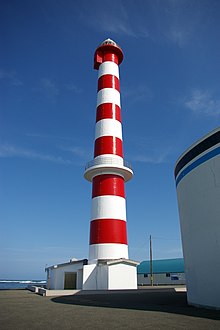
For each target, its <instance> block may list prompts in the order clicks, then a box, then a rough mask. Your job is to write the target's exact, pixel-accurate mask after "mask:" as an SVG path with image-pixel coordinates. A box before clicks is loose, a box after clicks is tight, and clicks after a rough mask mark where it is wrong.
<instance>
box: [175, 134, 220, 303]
mask: <svg viewBox="0 0 220 330" xmlns="http://www.w3.org/2000/svg"><path fill="white" fill-rule="evenodd" d="M200 141H201V140H200ZM189 150H190V149H189ZM210 152H211V153H210ZM219 153H220V145H219V144H217V145H215V146H213V147H212V148H209V149H208V150H206V151H205V152H203V153H202V154H200V155H198V156H197V157H196V159H193V160H192V161H190V162H189V163H188V164H186V166H185V167H184V168H183V169H182V171H184V170H185V171H186V172H187V169H188V170H189V169H191V168H192V167H193V164H194V165H195V164H199V165H198V166H196V167H195V166H194V167H193V169H192V170H190V171H188V174H186V175H185V176H183V178H182V179H181V180H180V181H179V182H178V185H177V196H178V206H179V216H180V226H181V234H182V243H183V254H184V260H185V274H186V283H187V298H188V302H189V303H190V304H193V305H202V306H207V307H214V308H220V285H219V274H220V262H219V258H220V156H219ZM212 155H214V156H213V157H211V158H209V157H210V156H212ZM195 162H197V163H195ZM189 166H190V167H189ZM177 179H178V177H177Z"/></svg>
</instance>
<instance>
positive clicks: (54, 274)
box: [47, 262, 83, 290]
mask: <svg viewBox="0 0 220 330" xmlns="http://www.w3.org/2000/svg"><path fill="white" fill-rule="evenodd" d="M82 267H83V263H80V262H78V263H74V264H67V265H63V266H58V267H57V268H49V273H48V274H49V278H48V277H47V288H48V289H51V290H63V289H64V280H65V272H73V273H75V272H76V273H77V282H76V286H77V287H76V289H81V288H82Z"/></svg>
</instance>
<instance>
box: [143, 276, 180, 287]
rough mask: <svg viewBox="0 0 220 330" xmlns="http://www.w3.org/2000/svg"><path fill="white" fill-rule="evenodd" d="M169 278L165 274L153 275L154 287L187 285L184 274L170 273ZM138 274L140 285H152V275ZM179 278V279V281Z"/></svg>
mask: <svg viewBox="0 0 220 330" xmlns="http://www.w3.org/2000/svg"><path fill="white" fill-rule="evenodd" d="M169 274H170V276H169V277H168V276H167V274H166V273H164V274H153V284H154V285H181V284H185V283H186V280H185V274H184V273H169ZM147 275H148V276H147V277H146V275H145V274H138V285H150V284H151V283H150V274H147ZM177 278H178V279H177Z"/></svg>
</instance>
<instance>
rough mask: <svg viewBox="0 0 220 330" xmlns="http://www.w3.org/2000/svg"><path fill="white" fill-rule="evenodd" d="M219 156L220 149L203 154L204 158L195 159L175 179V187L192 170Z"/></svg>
mask: <svg viewBox="0 0 220 330" xmlns="http://www.w3.org/2000/svg"><path fill="white" fill-rule="evenodd" d="M219 154H220V147H218V148H216V149H214V150H211V151H210V152H207V154H205V155H204V156H202V157H200V158H199V159H197V160H196V161H195V162H193V163H192V164H190V165H189V166H187V167H186V168H185V169H184V170H183V171H182V172H181V173H180V174H179V176H178V177H177V179H176V186H177V185H178V184H179V183H180V181H181V180H182V179H183V178H184V177H185V176H186V175H187V174H188V173H190V172H191V171H192V170H193V169H195V168H196V167H198V166H199V165H201V164H203V163H205V162H206V161H207V160H209V159H211V158H213V157H215V156H217V155H219Z"/></svg>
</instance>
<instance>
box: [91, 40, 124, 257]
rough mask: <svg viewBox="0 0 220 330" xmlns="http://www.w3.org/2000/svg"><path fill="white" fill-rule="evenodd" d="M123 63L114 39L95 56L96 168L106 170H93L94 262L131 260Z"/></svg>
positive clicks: (102, 45) (92, 218)
mask: <svg viewBox="0 0 220 330" xmlns="http://www.w3.org/2000/svg"><path fill="white" fill-rule="evenodd" d="M122 60H123V53H122V50H121V49H120V47H118V46H117V45H116V43H115V42H113V41H112V40H110V39H107V40H106V41H104V42H103V43H102V44H101V45H100V46H99V47H98V48H97V50H96V52H95V60H94V68H95V69H98V70H99V73H98V92H97V111H96V130H95V147H94V162H93V164H94V166H95V164H100V162H101V165H102V166H101V168H100V169H99V167H98V166H97V167H95V168H96V170H95V172H92V169H91V173H93V174H92V184H93V191H92V211H91V222H90V253H89V260H90V262H96V260H97V259H119V258H126V259H128V245H127V228H126V201H125V191H124V172H123V170H122V169H121V168H122V167H123V169H125V166H124V160H123V144H122V125H121V108H120V106H121V105H120V104H121V103H120V83H119V68H118V65H119V64H120V63H121V62H122ZM115 164H119V165H120V166H118V167H117V166H115ZM103 166H104V168H105V170H104V171H103ZM94 173H95V174H94ZM103 173H104V174H103Z"/></svg>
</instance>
